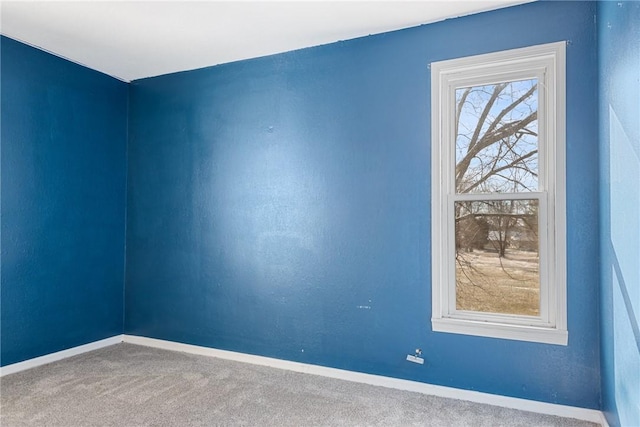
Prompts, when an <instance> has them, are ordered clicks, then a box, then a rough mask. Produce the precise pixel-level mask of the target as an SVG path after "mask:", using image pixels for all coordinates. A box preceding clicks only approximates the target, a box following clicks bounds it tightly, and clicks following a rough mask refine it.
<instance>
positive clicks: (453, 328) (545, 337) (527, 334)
mask: <svg viewBox="0 0 640 427" xmlns="http://www.w3.org/2000/svg"><path fill="white" fill-rule="evenodd" d="M431 325H432V327H433V331H434V332H448V333H452V334H463V335H476V336H481V337H490V338H502V339H507V340H518V341H529V342H537V343H544V344H556V345H567V343H568V339H569V334H568V332H567V331H566V330H560V329H556V328H545V327H540V326H523V325H509V324H504V323H493V322H481V321H477V320H464V319H454V318H440V319H436V318H434V319H431Z"/></svg>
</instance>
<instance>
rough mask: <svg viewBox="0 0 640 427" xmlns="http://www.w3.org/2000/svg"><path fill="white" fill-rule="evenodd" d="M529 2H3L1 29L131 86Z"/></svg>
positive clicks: (18, 38)
mask: <svg viewBox="0 0 640 427" xmlns="http://www.w3.org/2000/svg"><path fill="white" fill-rule="evenodd" d="M528 1H531V0H524V1H522V0H520V1H518V0H487V1H485V0H467V1H354V0H351V1H344V0H343V1H305V0H298V1H239V0H236V1H5V0H2V1H1V15H2V17H1V21H0V23H1V26H0V31H1V32H2V34H4V35H6V36H8V37H11V38H14V39H16V40H20V41H22V42H25V43H28V44H31V45H33V46H37V47H40V48H42V49H44V50H47V51H49V52H52V53H55V54H56V55H59V56H62V57H64V58H67V59H70V60H72V61H74V62H77V63H80V64H83V65H86V66H88V67H90V68H93V69H95V70H98V71H102V72H103V73H106V74H109V75H111V76H114V77H117V78H120V79H122V80H125V81H131V80H135V79H139V78H143V77H150V76H156V75H160V74H166V73H172V72H176V71H184V70H190V69H195V68H201V67H206V66H210V65H216V64H221V63H225V62H231V61H237V60H241V59H247V58H254V57H258V56H264V55H269V54H273V53H279V52H285V51H289V50H294V49H300V48H303V47H309V46H316V45H321V44H326V43H332V42H335V41H339V40H347V39H351V38H355V37H361V36H366V35H369V34H376V33H381V32H385V31H390V30H396V29H401V28H407V27H412V26H416V25H420V24H425V23H429V22H435V21H439V20H443V19H446V18H451V17H455V16H461V15H467V14H471V13H476V12H480V11H486V10H492V9H497V8H500V7H506V6H511V5H515V4H520V3H526V2H528Z"/></svg>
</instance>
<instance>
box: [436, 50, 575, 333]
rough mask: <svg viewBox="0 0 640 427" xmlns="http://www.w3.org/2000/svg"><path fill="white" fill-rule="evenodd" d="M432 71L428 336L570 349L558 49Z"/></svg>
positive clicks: (487, 57) (517, 52) (479, 59)
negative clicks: (430, 329)
mask: <svg viewBox="0 0 640 427" xmlns="http://www.w3.org/2000/svg"><path fill="white" fill-rule="evenodd" d="M431 70H432V98H433V99H432V109H433V120H432V126H433V139H432V167H433V181H432V182H433V185H432V198H433V204H432V206H433V210H432V221H433V223H432V237H433V246H432V248H433V251H432V270H433V281H432V289H433V316H432V325H433V329H434V330H435V331H442V332H454V333H465V334H472V335H482V336H491V337H498V338H508V339H521V340H529V341H540V342H548V343H554V344H566V342H567V333H566V283H565V281H566V278H565V277H566V273H565V262H564V258H565V257H564V250H565V242H564V43H553V44H549V45H541V46H534V47H531V48H524V49H516V50H512V51H505V52H498V53H495V54H488V55H480V56H477V57H468V58H461V59H455V60H449V61H442V62H438V63H434V64H432V66H431Z"/></svg>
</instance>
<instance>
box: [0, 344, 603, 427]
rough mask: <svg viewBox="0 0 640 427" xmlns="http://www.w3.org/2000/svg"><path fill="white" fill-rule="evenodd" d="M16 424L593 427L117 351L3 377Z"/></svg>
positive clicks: (124, 348) (8, 411)
mask: <svg viewBox="0 0 640 427" xmlns="http://www.w3.org/2000/svg"><path fill="white" fill-rule="evenodd" d="M0 387H1V388H0V391H1V400H0V403H1V407H0V424H1V425H2V426H3V427H9V426H42V425H47V426H65V427H69V426H125V425H126V426H152V425H153V426H204V425H207V426H217V425H225V426H228V425H238V426H244V425H264V426H320V425H322V426H328V425H330V426H365V425H366V426H400V425H402V426H409V425H415V426H417V425H420V426H575V427H578V426H593V425H594V424H592V423H589V422H585V421H579V420H575V419H568V418H560V417H555V416H549V415H540V414H535V413H531V412H524V411H518V410H514V409H506V408H500V407H495V406H489V405H482V404H477V403H471V402H466V401H460V400H453V399H445V398H440V397H435V396H428V395H424V394H419V393H413V392H407V391H400V390H394V389H388V388H384V387H376V386H371V385H365V384H358V383H353V382H348V381H342V380H336V379H330V378H325V377H320V376H315V375H309V374H301V373H296V372H290V371H285V370H280V369H275V368H268V367H264V366H256V365H251V364H245V363H240V362H232V361H228V360H221V359H216V358H210V357H205V356H196V355H190V354H184V353H179V352H172V351H166V350H159V349H154V348H149V347H142V346H137V345H132V344H118V345H114V346H111V347H107V348H104V349H101V350H96V351H93V352H90V353H86V354H83V355H80V356H76V357H72V358H69V359H65V360H62V361H59V362H56V363H52V364H49V365H45V366H41V367H38V368H34V369H30V370H27V371H22V372H19V373H16V374H12V375H8V376H5V377H3V378H2V379H1V383H0Z"/></svg>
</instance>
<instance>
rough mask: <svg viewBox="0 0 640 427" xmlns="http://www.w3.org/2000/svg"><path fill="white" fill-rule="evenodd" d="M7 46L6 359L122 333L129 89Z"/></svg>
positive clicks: (1, 358) (0, 358) (1, 315)
mask: <svg viewBox="0 0 640 427" xmlns="http://www.w3.org/2000/svg"><path fill="white" fill-rule="evenodd" d="M1 43H2V44H1V49H2V106H1V107H2V116H1V119H2V135H1V136H2V226H1V228H2V275H1V276H2V277H1V304H2V306H1V311H0V321H1V330H0V332H1V336H2V338H1V347H2V351H1V355H0V362H1V364H2V365H7V364H11V363H14V362H19V361H22V360H25V359H29V358H33V357H37V356H41V355H43V354H47V353H52V352H55V351H58V350H63V349H66V348H69V347H73V346H77V345H80V344H85V343H87V342H91V341H95V340H99V339H102V338H105V337H109V336H113V335H116V334H121V333H122V330H123V320H122V318H123V285H124V282H123V278H124V226H125V200H126V197H125V191H126V142H127V92H128V88H127V85H126V84H125V83H123V82H119V81H117V80H115V79H113V78H111V77H108V76H106V75H104V74H100V73H98V72H95V71H92V70H89V69H87V68H84V67H81V66H79V65H75V64H72V63H71V62H69V61H66V60H64V59H61V58H58V57H55V56H52V55H50V54H48V53H45V52H42V51H40V50H37V49H34V48H31V47H29V46H26V45H24V44H21V43H18V42H16V41H13V40H11V39H8V38H5V37H2V41H1Z"/></svg>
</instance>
